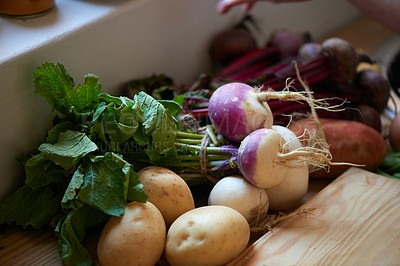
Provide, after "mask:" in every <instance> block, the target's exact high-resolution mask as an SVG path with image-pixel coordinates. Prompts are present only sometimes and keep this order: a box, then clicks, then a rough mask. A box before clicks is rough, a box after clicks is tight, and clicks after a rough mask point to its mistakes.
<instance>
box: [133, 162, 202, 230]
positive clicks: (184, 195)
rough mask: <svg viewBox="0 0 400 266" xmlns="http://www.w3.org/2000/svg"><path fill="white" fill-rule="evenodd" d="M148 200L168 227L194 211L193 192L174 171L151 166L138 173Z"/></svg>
mask: <svg viewBox="0 0 400 266" xmlns="http://www.w3.org/2000/svg"><path fill="white" fill-rule="evenodd" d="M138 175H139V180H140V182H141V183H142V184H143V189H144V191H145V193H146V194H147V196H148V198H147V200H148V201H150V202H151V203H153V204H154V205H155V206H156V207H157V208H158V209H159V210H160V212H161V214H162V215H163V217H164V220H165V223H166V224H167V226H169V225H171V223H172V222H173V221H174V220H175V219H176V218H177V217H178V216H180V215H181V214H183V213H185V212H187V211H189V210H192V209H194V207H195V205H194V200H193V195H192V192H191V191H190V188H189V186H188V185H187V184H186V182H185V181H184V180H183V179H182V178H181V177H180V176H179V175H177V174H176V173H174V172H173V171H171V170H169V169H166V168H163V167H158V166H149V167H146V168H143V169H142V170H140V171H139V172H138Z"/></svg>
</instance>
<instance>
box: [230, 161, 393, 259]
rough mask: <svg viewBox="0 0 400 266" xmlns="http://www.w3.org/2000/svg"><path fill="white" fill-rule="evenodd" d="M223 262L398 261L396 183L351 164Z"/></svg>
mask: <svg viewBox="0 0 400 266" xmlns="http://www.w3.org/2000/svg"><path fill="white" fill-rule="evenodd" d="M301 208H302V209H308V208H310V209H314V208H315V209H314V210H313V211H311V212H309V213H306V214H302V215H299V216H295V217H292V218H290V219H287V220H285V221H283V222H281V223H280V224H278V225H277V226H276V227H275V228H274V229H273V230H272V232H269V233H267V234H265V235H264V236H262V237H261V238H260V239H259V240H257V241H256V242H255V243H253V244H252V245H251V246H250V247H249V248H248V249H246V250H245V251H244V252H243V253H242V254H241V255H240V256H239V257H238V258H236V259H235V260H234V261H232V262H231V263H230V264H229V265H279V266H284V265H399V264H400V223H399V221H400V182H399V181H396V180H392V179H388V178H386V177H383V176H380V175H376V174H373V173H371V172H368V171H365V170H361V169H358V168H351V169H350V170H348V171H346V172H345V173H344V174H343V175H341V176H340V177H339V178H337V179H336V180H335V181H333V182H332V183H331V184H330V185H328V186H327V187H326V188H324V189H323V190H322V191H321V192H320V193H318V194H317V195H316V196H315V197H313V198H312V199H311V200H310V201H308V202H307V203H306V204H304V205H303V206H302V207H301Z"/></svg>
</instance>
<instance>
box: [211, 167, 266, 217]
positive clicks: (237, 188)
mask: <svg viewBox="0 0 400 266" xmlns="http://www.w3.org/2000/svg"><path fill="white" fill-rule="evenodd" d="M208 205H222V206H227V207H231V208H233V209H235V210H236V211H238V212H240V213H241V214H242V215H243V216H244V217H245V218H246V220H247V222H248V223H249V224H252V223H254V222H257V221H259V220H260V219H263V218H264V217H265V215H266V214H267V212H268V207H269V200H268V195H267V192H266V191H265V190H264V189H262V188H258V187H256V186H254V185H252V184H251V183H249V182H248V181H247V180H246V179H244V178H243V177H242V176H239V175H233V176H227V177H224V178H222V179H221V180H220V181H218V182H217V183H216V184H215V185H214V187H213V188H212V190H211V192H210V194H209V197H208Z"/></svg>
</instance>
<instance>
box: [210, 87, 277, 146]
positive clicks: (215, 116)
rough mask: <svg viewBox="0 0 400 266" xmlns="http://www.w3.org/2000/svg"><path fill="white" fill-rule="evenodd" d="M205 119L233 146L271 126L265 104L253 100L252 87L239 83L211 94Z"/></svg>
mask: <svg viewBox="0 0 400 266" xmlns="http://www.w3.org/2000/svg"><path fill="white" fill-rule="evenodd" d="M208 115H209V117H210V120H211V122H212V123H213V125H214V126H215V127H216V128H217V129H218V131H219V132H220V133H221V134H222V135H223V136H225V137H226V138H228V139H230V140H231V141H234V142H240V141H241V140H243V139H244V138H245V137H246V136H247V135H248V134H249V133H250V132H252V131H254V130H256V129H259V128H271V127H272V124H273V117H272V112H271V109H270V108H269V106H268V104H267V103H266V102H260V101H259V100H258V99H257V97H256V94H255V91H254V88H253V87H251V86H250V85H247V84H245V83H239V82H234V83H228V84H225V85H222V86H221V87H219V88H218V89H217V90H216V91H215V92H214V93H213V94H212V96H211V98H210V101H209V105H208Z"/></svg>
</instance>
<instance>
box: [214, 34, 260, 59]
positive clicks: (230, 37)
mask: <svg viewBox="0 0 400 266" xmlns="http://www.w3.org/2000/svg"><path fill="white" fill-rule="evenodd" d="M256 48H257V43H256V40H255V39H254V38H253V36H252V34H251V33H250V32H249V31H248V30H247V29H245V28H233V29H229V30H226V31H224V32H221V33H219V34H218V35H217V36H215V37H214V39H213V41H212V43H211V47H210V56H211V58H212V60H214V61H215V62H217V63H219V64H221V65H227V64H229V63H231V62H232V61H234V60H235V59H237V58H239V57H240V56H242V55H244V54H246V53H248V52H250V51H252V50H254V49H256Z"/></svg>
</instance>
